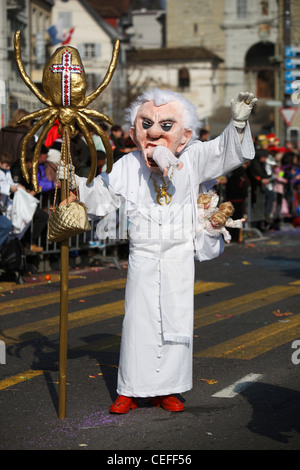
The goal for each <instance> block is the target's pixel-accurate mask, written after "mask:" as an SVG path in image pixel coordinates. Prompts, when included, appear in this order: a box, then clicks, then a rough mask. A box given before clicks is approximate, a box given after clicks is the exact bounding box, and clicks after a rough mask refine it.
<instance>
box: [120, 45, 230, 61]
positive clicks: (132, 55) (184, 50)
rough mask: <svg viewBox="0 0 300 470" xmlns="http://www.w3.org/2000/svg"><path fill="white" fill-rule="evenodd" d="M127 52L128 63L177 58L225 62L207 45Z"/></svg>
mask: <svg viewBox="0 0 300 470" xmlns="http://www.w3.org/2000/svg"><path fill="white" fill-rule="evenodd" d="M126 54H127V63H134V62H159V61H176V60H185V61H188V60H192V61H196V60H198V61H199V60H200V61H215V62H223V59H221V57H219V56H217V55H216V54H214V53H213V52H211V51H210V50H208V49H206V48H205V47H174V48H171V47H166V48H161V49H138V50H128V51H126Z"/></svg>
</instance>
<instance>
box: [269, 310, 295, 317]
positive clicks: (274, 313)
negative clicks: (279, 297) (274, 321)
mask: <svg viewBox="0 0 300 470" xmlns="http://www.w3.org/2000/svg"><path fill="white" fill-rule="evenodd" d="M273 315H275V317H288V316H289V315H293V313H292V312H284V313H281V312H280V310H279V308H278V309H277V310H274V312H273Z"/></svg>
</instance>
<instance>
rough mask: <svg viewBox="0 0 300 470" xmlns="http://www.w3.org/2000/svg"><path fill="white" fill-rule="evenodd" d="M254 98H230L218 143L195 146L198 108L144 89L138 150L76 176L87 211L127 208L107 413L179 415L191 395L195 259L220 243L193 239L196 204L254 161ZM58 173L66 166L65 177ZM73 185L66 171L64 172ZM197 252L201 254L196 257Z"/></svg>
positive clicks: (135, 118)
mask: <svg viewBox="0 0 300 470" xmlns="http://www.w3.org/2000/svg"><path fill="white" fill-rule="evenodd" d="M255 102H256V98H255V97H254V96H253V94H251V93H240V94H239V96H238V98H237V100H232V104H231V106H232V114H233V119H232V120H231V122H230V123H229V124H228V126H227V127H226V129H225V130H224V131H223V132H222V134H221V135H220V136H219V137H217V138H216V139H214V140H210V141H208V142H201V141H199V140H198V137H197V136H198V131H199V128H200V122H199V118H198V116H197V113H196V109H195V107H194V105H192V104H191V103H190V102H189V101H187V100H186V99H185V98H184V97H183V96H182V95H180V94H178V93H174V92H172V91H168V90H158V89H154V90H152V91H149V92H145V93H144V94H143V95H142V96H141V97H140V98H138V99H137V101H136V102H135V103H134V104H133V105H132V107H131V108H130V110H129V113H128V115H129V119H130V125H131V128H130V135H131V138H132V139H133V141H134V142H135V144H136V145H137V147H138V149H139V150H137V151H134V152H132V153H129V154H126V155H124V156H123V157H122V158H121V159H119V160H118V161H117V162H116V163H115V164H114V165H113V169H112V171H111V173H110V174H108V175H107V174H106V173H102V174H101V175H99V176H98V177H96V178H95V179H94V180H93V182H92V183H91V184H90V185H89V186H87V185H86V178H83V177H81V178H79V177H77V176H76V177H75V178H76V182H77V185H78V187H79V193H80V200H81V201H82V202H83V203H84V204H85V206H86V208H87V212H88V214H91V215H93V216H104V215H105V214H107V213H108V212H110V211H112V210H115V209H117V208H119V207H120V205H121V203H123V204H125V206H126V213H127V217H128V221H129V262H128V274H127V284H126V293H125V317H124V321H123V328H122V339H121V350H120V361H119V368H118V384H117V393H118V397H117V399H116V401H115V402H114V403H113V404H112V406H111V408H110V412H112V413H127V412H128V411H129V410H130V409H134V408H136V407H137V406H138V405H137V399H138V398H139V397H152V403H153V405H154V406H161V407H162V408H163V409H165V410H170V411H182V410H183V408H184V406H183V404H182V402H181V400H179V399H178V398H177V397H175V396H174V394H180V393H183V392H185V391H187V390H190V389H191V388H192V354H193V311H194V257H195V254H196V257H197V259H201V260H203V259H210V258H211V257H214V256H217V255H218V254H219V253H220V249H219V246H218V245H217V244H213V243H211V238H212V237H207V238H208V240H205V238H204V235H203V232H202V233H200V234H199V236H198V237H196V236H195V233H196V218H197V197H198V194H199V187H200V190H201V191H208V190H209V189H210V188H211V187H212V186H213V185H214V183H215V181H212V180H213V179H214V178H217V177H219V176H221V175H223V174H225V173H227V172H229V171H231V170H233V169H235V168H237V167H239V166H240V165H242V164H243V162H245V160H247V159H252V158H254V147H253V142H252V138H251V133H250V129H249V124H248V123H247V120H248V118H249V115H250V113H251V109H252V108H253V106H254V104H255ZM63 170H64V169H63V168H62V171H63ZM70 178H72V172H70ZM199 253H200V254H199Z"/></svg>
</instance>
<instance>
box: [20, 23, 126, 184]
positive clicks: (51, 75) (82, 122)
mask: <svg viewBox="0 0 300 470" xmlns="http://www.w3.org/2000/svg"><path fill="white" fill-rule="evenodd" d="M119 46H120V42H119V40H118V39H116V40H115V42H114V47H113V53H112V59H111V62H110V65H109V68H108V70H107V72H106V75H105V77H104V79H103V81H102V83H101V84H100V85H99V87H98V88H97V89H96V90H95V91H93V92H92V93H91V94H90V95H88V96H85V93H86V88H87V84H86V78H85V72H84V68H83V65H82V62H81V58H80V55H79V52H78V51H77V49H75V48H74V47H71V46H63V47H59V48H58V49H56V51H55V52H54V54H53V55H52V56H51V57H50V59H49V61H48V62H47V64H46V65H45V68H44V72H43V80H42V84H43V89H44V92H45V94H46V96H44V95H43V94H42V93H41V92H40V91H39V89H38V88H37V86H36V85H35V84H34V83H33V82H32V80H31V78H30V77H29V76H28V75H27V73H26V71H25V68H24V65H23V62H22V58H21V47H20V31H17V32H16V34H15V37H14V47H15V58H16V63H17V67H18V69H19V72H20V75H21V77H22V79H23V80H24V82H25V84H26V85H27V86H28V88H29V89H30V90H31V91H32V92H33V93H34V94H35V95H36V97H37V98H38V99H39V100H40V101H41V102H42V103H43V104H44V105H46V108H43V109H40V110H39V111H35V112H33V113H31V114H29V115H27V116H24V117H23V118H22V119H20V120H19V121H18V124H22V123H23V122H25V121H28V120H32V119H37V118H40V119H39V120H38V121H37V122H36V124H35V125H34V126H33V127H32V128H31V129H30V131H29V132H28V133H27V134H26V136H25V137H24V139H23V142H22V147H21V154H20V162H21V168H22V173H23V175H24V178H25V179H26V181H27V182H29V174H28V170H27V167H26V147H27V144H28V142H29V140H30V139H31V138H32V136H33V135H34V134H35V133H36V132H37V131H38V130H39V129H40V128H41V127H42V126H44V127H43V129H42V131H41V134H40V136H39V137H38V140H37V142H36V146H35V150H34V154H33V160H32V183H33V187H34V190H35V191H36V192H38V182H37V168H38V160H39V155H40V152H41V147H42V143H43V142H44V139H45V137H46V135H47V133H48V131H49V130H50V129H51V127H52V126H53V124H54V122H55V121H56V119H58V121H59V128H58V130H59V133H60V134H62V133H63V129H64V128H66V129H67V131H68V132H69V135H70V136H72V135H74V133H75V122H76V123H77V124H78V127H79V129H80V130H81V132H82V133H83V135H84V137H85V139H86V142H87V144H88V148H89V151H90V155H91V168H90V172H89V176H88V178H87V184H90V183H91V182H92V180H93V178H94V176H95V173H96V166H97V154H96V148H95V145H94V142H93V139H92V137H91V135H90V133H89V131H88V129H87V127H86V126H87V125H88V126H90V127H91V128H92V129H94V130H95V132H96V133H97V134H98V135H99V136H100V137H101V139H102V141H103V144H104V147H105V150H106V155H107V173H110V171H111V169H112V148H111V145H110V143H109V140H108V137H107V136H106V134H105V132H104V131H103V129H102V128H101V127H100V126H99V125H98V124H96V123H95V122H94V121H93V120H92V119H91V118H90V117H92V118H96V119H101V120H104V121H106V122H107V123H108V124H110V125H112V124H113V123H112V121H111V120H110V119H109V118H108V117H107V116H105V115H104V114H102V113H100V112H99V111H96V110H93V109H89V108H87V106H88V105H89V104H90V103H91V102H92V101H94V100H95V99H96V98H97V96H99V95H100V93H102V91H103V90H104V89H105V88H106V87H107V85H108V84H109V82H110V81H111V79H112V76H113V73H114V71H115V68H116V65H117V60H118V55H119ZM89 116H90V117H89Z"/></svg>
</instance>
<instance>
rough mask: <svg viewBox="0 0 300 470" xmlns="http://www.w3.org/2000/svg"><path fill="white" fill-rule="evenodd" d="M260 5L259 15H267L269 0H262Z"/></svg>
mask: <svg viewBox="0 0 300 470" xmlns="http://www.w3.org/2000/svg"><path fill="white" fill-rule="evenodd" d="M260 4H261V14H262V15H264V16H265V15H268V14H269V0H262V1H261V2H260Z"/></svg>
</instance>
